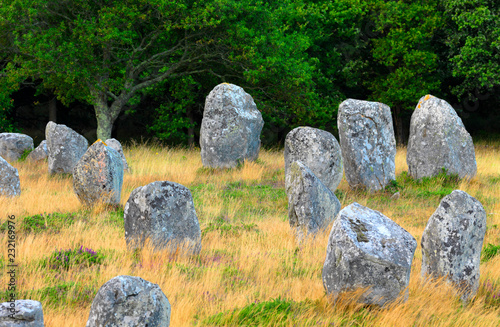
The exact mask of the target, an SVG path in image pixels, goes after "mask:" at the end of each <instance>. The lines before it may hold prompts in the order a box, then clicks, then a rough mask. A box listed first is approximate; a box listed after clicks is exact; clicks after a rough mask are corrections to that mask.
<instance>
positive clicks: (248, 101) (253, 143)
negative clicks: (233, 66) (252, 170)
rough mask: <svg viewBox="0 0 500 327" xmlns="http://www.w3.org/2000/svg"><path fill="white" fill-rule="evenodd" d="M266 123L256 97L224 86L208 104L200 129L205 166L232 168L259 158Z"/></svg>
mask: <svg viewBox="0 0 500 327" xmlns="http://www.w3.org/2000/svg"><path fill="white" fill-rule="evenodd" d="M263 126H264V120H263V119H262V115H261V113H260V111H259V110H258V109H257V106H256V105H255V102H254V101H253V98H252V97H251V96H250V95H249V94H248V93H246V92H245V91H244V90H243V89H242V88H241V87H239V86H236V85H233V84H228V83H222V84H219V85H217V86H216V87H215V88H214V89H213V90H212V91H211V92H210V94H209V95H208V97H207V99H206V101H205V111H204V112H203V120H202V122H201V130H200V134H201V135H200V146H201V161H202V163H203V166H204V167H212V168H232V167H236V166H237V165H238V164H239V163H243V161H244V160H255V159H257V157H258V156H259V149H260V132H261V131H262V127H263Z"/></svg>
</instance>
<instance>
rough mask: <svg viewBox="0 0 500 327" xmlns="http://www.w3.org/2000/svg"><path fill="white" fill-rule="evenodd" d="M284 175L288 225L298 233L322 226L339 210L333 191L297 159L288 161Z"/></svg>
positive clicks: (313, 231) (301, 234) (301, 233)
mask: <svg viewBox="0 0 500 327" xmlns="http://www.w3.org/2000/svg"><path fill="white" fill-rule="evenodd" d="M287 179H288V180H289V182H288V185H287V188H286V193H287V196H288V217H289V219H290V226H291V227H292V228H294V229H296V231H297V234H298V236H299V237H302V236H303V235H307V234H310V233H316V232H318V231H320V230H323V229H325V228H326V227H327V226H328V224H330V223H331V222H332V221H333V220H334V219H335V217H336V216H337V214H338V213H339V211H340V202H339V200H338V199H337V197H336V196H335V194H333V192H332V191H331V190H330V189H329V188H328V187H326V186H325V185H323V183H322V182H321V181H320V180H319V179H318V178H317V177H316V176H315V175H314V173H313V172H312V171H311V170H309V168H308V167H306V166H305V165H304V164H303V163H302V162H300V161H294V162H293V163H292V164H291V165H290V167H289V170H288V174H287Z"/></svg>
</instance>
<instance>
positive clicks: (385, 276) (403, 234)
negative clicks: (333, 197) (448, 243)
mask: <svg viewBox="0 0 500 327" xmlns="http://www.w3.org/2000/svg"><path fill="white" fill-rule="evenodd" d="M416 247H417V241H416V240H415V238H413V236H411V235H410V234H409V233H408V232H407V231H406V230H404V229H403V228H401V227H400V226H399V225H397V224H396V223H395V222H393V221H392V220H391V219H389V218H387V217H386V216H384V215H383V214H381V213H380V212H378V211H375V210H372V209H369V208H367V207H364V206H362V205H360V204H358V203H353V204H351V205H349V206H347V207H345V208H344V209H342V210H341V211H340V213H339V215H338V216H337V219H336V220H335V221H334V222H333V227H332V230H331V232H330V237H329V239H328V248H327V251H326V259H325V264H324V266H323V286H324V287H325V289H326V291H327V293H328V294H331V295H333V296H334V297H337V296H338V295H339V294H340V293H341V292H343V291H348V290H354V289H357V288H365V287H370V289H369V290H368V291H367V292H365V293H364V294H363V295H362V296H361V298H360V299H359V301H360V302H361V303H365V304H376V305H380V306H383V305H384V304H386V303H387V302H390V301H393V300H394V299H396V298H397V297H398V296H399V295H400V294H401V292H403V291H404V290H405V289H406V287H407V286H408V283H409V281H410V270H411V263H412V260H413V254H414V253H415V249H416Z"/></svg>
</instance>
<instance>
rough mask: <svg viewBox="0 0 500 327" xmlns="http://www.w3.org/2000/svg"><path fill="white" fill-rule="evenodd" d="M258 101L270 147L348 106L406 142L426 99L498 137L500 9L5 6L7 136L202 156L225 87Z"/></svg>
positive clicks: (136, 2) (2, 57)
mask: <svg viewBox="0 0 500 327" xmlns="http://www.w3.org/2000/svg"><path fill="white" fill-rule="evenodd" d="M222 82H228V83H233V84H237V85H239V86H241V87H243V88H244V89H245V91H246V92H248V93H249V94H250V95H252V96H253V97H254V99H255V102H256V103H257V107H258V108H259V110H260V111H261V112H262V114H263V116H264V120H265V126H264V130H263V134H262V137H261V139H262V142H263V144H264V145H267V146H274V145H277V144H282V142H283V140H284V138H285V136H286V134H287V133H288V131H290V130H291V129H293V128H295V127H297V126H305V125H307V126H313V127H317V128H321V129H325V130H328V131H330V132H332V133H334V134H336V133H337V130H336V126H337V124H336V117H337V110H338V105H339V104H340V102H342V101H343V100H345V99H347V98H356V99H363V100H370V101H379V102H383V103H385V104H387V105H389V106H390V107H391V110H392V114H393V121H394V127H395V132H396V138H397V141H398V143H400V144H404V143H406V141H407V138H408V129H409V123H410V117H411V114H412V112H413V110H414V108H415V106H416V105H417V103H418V100H419V99H420V97H422V96H424V95H426V94H432V95H434V96H437V97H440V98H443V99H445V100H447V101H448V102H449V103H450V104H451V105H452V106H453V107H454V108H455V110H456V111H457V113H458V114H459V116H460V117H461V118H462V120H463V122H464V124H465V125H466V128H467V129H468V131H469V132H470V133H471V134H472V135H473V136H474V137H477V138H495V137H498V135H499V134H500V92H499V90H500V2H498V1H494V0H491V1H486V0H465V1H458V0H444V1H434V0H427V1H426V0H423V1H382V0H374V1H363V0H332V1H321V0H318V1H313V0H310V1H306V0H284V1H283V0H281V1H250V0H238V1H236V0H201V1H185V0H179V1H160V0H125V1H105V0H82V1H77V2H74V1H64V0H63V1H42V0H33V1H31V0H30V1H7V0H0V132H11V131H13V132H24V133H27V134H29V135H31V136H33V137H34V138H35V143H39V142H41V141H42V140H43V139H44V129H45V125H46V124H47V122H48V121H49V120H53V121H56V122H57V123H62V124H66V125H68V126H70V127H71V128H73V129H75V130H76V131H78V132H79V133H81V134H83V135H84V136H86V137H87V138H88V139H89V140H90V141H93V140H95V139H96V138H98V137H99V138H106V137H109V136H112V137H116V138H117V139H119V140H120V141H125V142H126V141H129V140H131V139H136V140H140V139H154V140H159V141H161V142H164V143H166V144H172V145H178V144H185V145H193V144H194V145H196V144H197V142H198V138H199V128H200V125H201V119H202V116H203V107H204V102H205V98H206V96H207V95H208V93H209V92H210V91H211V90H212V89H213V88H214V87H215V86H216V85H217V84H219V83H222Z"/></svg>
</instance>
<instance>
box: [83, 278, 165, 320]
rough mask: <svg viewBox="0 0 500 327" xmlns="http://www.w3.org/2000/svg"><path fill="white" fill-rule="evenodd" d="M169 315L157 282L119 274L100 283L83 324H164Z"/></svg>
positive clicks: (163, 295)
mask: <svg viewBox="0 0 500 327" xmlns="http://www.w3.org/2000/svg"><path fill="white" fill-rule="evenodd" d="M170 314H171V306H170V302H169V301H168V299H167V297H166V296H165V294H164V293H163V292H162V290H161V288H160V287H159V286H158V285H156V284H153V283H150V282H148V281H146V280H144V279H142V278H140V277H132V276H125V275H122V276H117V277H115V278H113V279H110V280H109V281H107V282H106V283H105V284H104V285H102V286H101V288H100V289H99V291H98V292H97V294H96V296H95V298H94V301H92V305H91V307H90V314H89V319H88V320H87V324H86V327H139V326H148V327H168V326H170Z"/></svg>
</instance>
